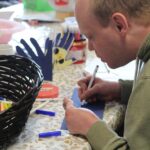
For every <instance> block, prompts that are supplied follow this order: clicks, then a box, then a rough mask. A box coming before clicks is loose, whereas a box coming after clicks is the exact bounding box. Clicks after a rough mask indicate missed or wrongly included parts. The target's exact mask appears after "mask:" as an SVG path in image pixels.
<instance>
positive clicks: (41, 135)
mask: <svg viewBox="0 0 150 150" xmlns="http://www.w3.org/2000/svg"><path fill="white" fill-rule="evenodd" d="M61 135H62V134H61V131H52V132H44V133H40V134H39V138H46V137H53V136H61Z"/></svg>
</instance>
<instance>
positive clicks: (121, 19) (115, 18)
mask: <svg viewBox="0 0 150 150" xmlns="http://www.w3.org/2000/svg"><path fill="white" fill-rule="evenodd" d="M111 19H112V22H113V25H114V27H115V29H116V30H117V31H118V32H119V33H120V34H122V35H125V34H126V32H127V30H128V28H129V24H128V20H127V18H126V16H124V15H123V14H122V13H114V14H113V15H112V17H111Z"/></svg>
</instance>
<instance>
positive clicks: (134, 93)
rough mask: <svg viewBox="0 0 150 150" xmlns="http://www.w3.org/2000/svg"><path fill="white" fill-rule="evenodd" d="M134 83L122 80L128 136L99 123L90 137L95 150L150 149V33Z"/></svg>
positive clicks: (92, 128)
mask: <svg viewBox="0 0 150 150" xmlns="http://www.w3.org/2000/svg"><path fill="white" fill-rule="evenodd" d="M137 56H138V57H137V66H136V73H135V79H134V84H133V88H132V82H130V81H123V80H120V84H121V94H122V98H121V101H122V103H124V104H127V109H126V115H125V124H124V136H123V137H120V136H118V135H117V134H116V133H115V132H114V131H112V130H111V129H110V128H109V127H108V126H107V125H106V123H105V122H103V121H101V120H100V121H98V122H96V123H95V124H94V125H93V126H92V127H91V128H90V129H89V131H88V133H87V135H86V137H87V139H88V141H89V143H90V144H91V146H92V148H93V149H94V150H150V59H149V58H150V35H149V36H148V37H147V38H146V40H145V42H144V43H143V45H142V46H141V48H140V50H139V53H138V55H137Z"/></svg>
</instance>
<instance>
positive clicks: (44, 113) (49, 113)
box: [35, 109, 56, 116]
mask: <svg viewBox="0 0 150 150" xmlns="http://www.w3.org/2000/svg"><path fill="white" fill-rule="evenodd" d="M35 113H36V114H41V115H48V116H55V114H56V113H55V112H53V111H48V110H42V109H37V110H35Z"/></svg>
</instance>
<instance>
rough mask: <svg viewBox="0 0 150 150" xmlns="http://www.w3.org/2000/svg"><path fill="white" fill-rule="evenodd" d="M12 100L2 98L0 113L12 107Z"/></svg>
mask: <svg viewBox="0 0 150 150" xmlns="http://www.w3.org/2000/svg"><path fill="white" fill-rule="evenodd" d="M12 103H13V102H12V101H6V100H0V113H2V112H4V111H6V110H7V109H9V108H11V107H12Z"/></svg>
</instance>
